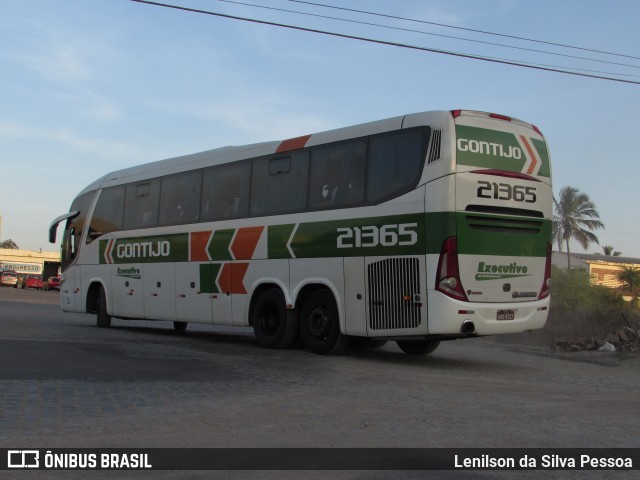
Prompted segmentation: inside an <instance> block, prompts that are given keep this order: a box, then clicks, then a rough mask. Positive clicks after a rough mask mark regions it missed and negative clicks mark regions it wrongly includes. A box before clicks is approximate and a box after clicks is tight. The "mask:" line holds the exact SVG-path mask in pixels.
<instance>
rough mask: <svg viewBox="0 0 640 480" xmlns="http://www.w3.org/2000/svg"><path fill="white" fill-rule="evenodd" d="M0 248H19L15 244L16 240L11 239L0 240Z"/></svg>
mask: <svg viewBox="0 0 640 480" xmlns="http://www.w3.org/2000/svg"><path fill="white" fill-rule="evenodd" d="M0 248H10V249H12V250H19V249H20V247H18V245H16V242H14V241H13V240H11V239H9V240H5V241H4V242H0Z"/></svg>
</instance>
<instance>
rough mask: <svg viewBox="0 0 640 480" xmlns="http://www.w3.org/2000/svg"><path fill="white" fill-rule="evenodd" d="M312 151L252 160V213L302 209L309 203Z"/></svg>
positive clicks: (287, 211) (265, 213)
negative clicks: (308, 191) (308, 190)
mask: <svg viewBox="0 0 640 480" xmlns="http://www.w3.org/2000/svg"><path fill="white" fill-rule="evenodd" d="M308 175H309V152H308V150H299V151H297V152H292V153H291V154H290V155H288V156H286V157H282V156H278V157H271V158H269V157H263V158H258V159H255V160H254V161H253V171H252V179H251V214H252V215H270V214H279V213H291V212H299V211H302V210H304V209H305V208H306V206H307V185H308V180H307V179H308Z"/></svg>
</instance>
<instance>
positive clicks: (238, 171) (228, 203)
mask: <svg viewBox="0 0 640 480" xmlns="http://www.w3.org/2000/svg"><path fill="white" fill-rule="evenodd" d="M250 179H251V162H237V163H231V164H228V165H221V166H219V167H212V168H208V169H206V170H205V171H204V175H203V181H202V201H201V205H202V209H201V213H200V220H201V221H203V222H204V221H210V220H224V219H227V218H240V217H246V216H247V214H248V213H249V181H250Z"/></svg>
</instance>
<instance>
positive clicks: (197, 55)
mask: <svg viewBox="0 0 640 480" xmlns="http://www.w3.org/2000/svg"><path fill="white" fill-rule="evenodd" d="M165 3H171V4H173V5H180V6H184V7H190V8H196V9H202V10H208V11H213V12H220V13H225V14H228V15H234V16H240V17H248V18H253V19H260V20H267V21H271V22H279V23H286V24H291V25H298V26H304V27H308V28H315V29H320V30H326V31H331V32H337V33H343V34H349V35H356V36H362V37H368V38H374V39H380V40H385V41H391V42H396V43H404V44H410V45H415V46H420V47H424V48H433V49H441V50H447V51H455V52H461V53H467V54H472V55H482V56H488V57H495V58H503V59H510V60H516V61H524V62H534V63H539V64H546V65H555V66H559V67H562V68H565V67H566V68H580V69H587V70H595V71H598V72H606V73H594V74H596V75H604V76H614V75H613V74H616V75H618V74H622V75H627V76H623V77H620V76H617V77H616V78H624V79H628V80H632V81H637V82H640V58H638V57H640V49H639V48H638V46H639V45H640V29H638V28H637V20H638V19H639V18H640V2H637V1H635V0H617V1H616V2H615V3H613V4H611V3H607V2H601V1H595V0H563V1H562V2H558V1H557V0H538V1H536V2H531V1H527V0H399V1H395V0H348V1H338V0H317V3H322V4H325V5H334V6H341V7H347V8H352V9H357V10H366V11H369V12H378V13H382V14H387V15H392V16H396V17H406V18H411V19H414V20H419V21H422V22H433V23H439V24H443V25H449V26H451V27H457V28H450V27H444V26H437V25H433V24H426V23H418V22H407V21H402V20H399V19H395V18H389V17H379V16H371V15H364V14H361V13H360V14H359V13H356V12H348V11H344V10H336V9H328V8H322V7H319V6H313V5H309V4H305V3H300V2H292V1H287V0H247V1H246V2H244V3H245V5H239V4H237V3H230V2H221V1H219V0H172V1H171V0H167V1H166V2H165ZM248 3H252V4H255V5H262V6H266V7H271V8H279V9H286V10H294V11H298V12H306V13H313V14H319V15H325V16H332V17H340V18H343V19H350V20H357V21H360V22H369V23H377V24H380V25H384V26H385V27H394V29H392V28H382V27H376V26H373V25H362V24H356V23H349V22H344V21H338V20H332V19H328V18H317V17H313V16H308V15H307V16H303V15H299V14H295V13H290V12H283V11H276V10H270V9H264V8H257V7H255V6H250V5H247V4H248ZM397 28H403V29H405V30H417V31H418V32H416V31H412V32H409V31H405V30H397ZM463 29H472V30H482V31H487V32H494V33H500V34H502V35H510V36H517V37H525V38H530V39H537V40H543V41H546V42H552V43H558V44H565V45H572V46H579V47H582V48H587V49H591V50H600V51H606V52H614V53H618V54H621V55H626V56H620V55H618V56H612V55H605V54H602V53H597V52H592V51H586V50H578V49H569V48H560V47H557V46H554V45H549V44H543V43H534V42H527V41H524V40H517V39H514V38H510V37H505V36H496V35H491V36H490V35H484V34H480V33H477V32H472V31H469V30H463ZM434 34H437V35H447V36H449V37H464V38H466V39H472V40H479V41H483V42H491V43H500V44H504V45H509V46H510V47H519V48H520V49H516V48H508V47H504V46H499V45H488V44H484V43H476V42H470V41H465V40H460V39H455V38H448V37H443V36H436V35H434ZM0 45H3V48H2V49H0V72H1V75H0V179H1V182H2V188H0V216H2V227H1V231H0V240H7V239H12V240H14V241H15V242H16V243H17V244H18V246H19V247H20V248H22V249H28V250H40V249H42V250H44V251H55V250H57V249H58V248H59V246H58V245H52V244H50V243H49V242H48V227H49V224H50V223H51V221H52V220H53V219H54V218H55V217H57V216H58V215H61V214H62V213H65V212H67V211H68V210H69V206H70V204H71V201H72V200H73V198H74V197H75V196H76V194H77V193H78V192H79V191H80V190H82V189H83V188H84V187H85V186H86V185H87V184H89V183H91V182H92V181H93V180H95V179H97V178H99V177H101V176H103V175H104V174H106V173H108V172H110V171H113V170H118V169H121V168H125V167H129V166H132V165H138V164H141V163H146V162H151V161H154V160H159V159H163V158H170V157H174V156H178V155H183V154H189V153H195V152H199V151H204V150H209V149H212V148H217V147H222V146H226V145H242V144H248V143H254V142H261V141H270V140H281V139H285V138H291V137H296V136H300V135H304V134H308V133H314V132H319V131H323V130H329V129H332V128H339V127H344V126H349V125H353V124H358V123H363V122H367V121H372V120H378V119H383V118H388V117H393V116H397V115H402V114H406V113H413V112H419V111H429V110H452V109H459V108H462V109H470V110H482V111H488V112H496V113H500V114H504V115H510V116H513V117H516V118H519V119H522V120H525V121H527V122H530V123H533V124H535V125H537V126H538V127H539V128H540V129H541V130H542V132H543V133H544V134H545V137H546V139H547V142H548V144H549V149H550V152H551V156H552V165H553V183H554V192H555V193H556V195H557V193H558V192H559V191H560V188H562V187H563V186H567V185H569V186H572V187H575V188H578V189H579V190H580V191H581V192H584V193H587V194H588V195H589V197H590V198H591V200H592V201H593V203H594V204H595V205H596V207H597V209H598V211H599V213H600V219H601V221H602V222H603V223H604V225H605V229H604V230H599V231H597V232H595V233H596V234H597V236H598V238H599V240H600V244H601V245H612V246H613V247H614V248H615V250H617V251H620V252H621V253H622V254H623V255H624V256H625V257H635V258H640V214H639V213H638V207H639V206H640V161H638V158H637V155H638V154H637V153H636V152H635V150H634V149H635V147H634V145H635V141H636V140H638V139H639V138H640V135H639V134H638V130H639V129H638V126H637V125H636V123H637V121H636V120H634V118H635V114H636V113H637V112H638V111H640V108H639V107H640V85H636V84H628V83H620V82H613V81H606V80H599V79H593V78H584V77H579V76H573V75H566V74H559V73H552V72H547V71H540V70H534V69H529V68H521V67H514V66H508V65H502V64H496V63H490V62H485V61H480V60H474V59H466V58H460V57H455V56H449V55H443V54H437V53H431V52H425V51H419V50H411V49H406V48H400V47H395V46H388V45H379V44H373V43H367V42H362V41H355V40H350V39H344V38H335V37H330V36H326V35H319V34H313V33H308V32H301V31H294V30H290V29H284V28H278V27H273V26H267V25H261V24H256V23H249V22H242V21H238V20H230V19H226V18H220V17H214V16H210V15H203V14H198V13H192V12H185V11H178V10H174V9H167V8H161V7H157V6H151V5H145V4H140V3H135V2H131V1H129V0H1V1H0ZM523 48H526V49H529V50H521V49H523ZM530 50H544V51H546V52H552V53H553V55H551V54H548V53H541V52H532V51H530ZM574 57H585V58H588V59H589V60H584V59H581V58H574ZM633 57H636V58H633ZM593 60H599V61H598V62H595V61H593ZM604 62H608V63H604ZM58 238H60V235H59V237H58ZM572 251H575V252H584V250H582V248H581V247H579V246H577V245H572ZM587 251H588V252H589V253H601V252H602V249H601V248H600V247H599V246H598V245H592V246H590V247H589V249H588V250H587Z"/></svg>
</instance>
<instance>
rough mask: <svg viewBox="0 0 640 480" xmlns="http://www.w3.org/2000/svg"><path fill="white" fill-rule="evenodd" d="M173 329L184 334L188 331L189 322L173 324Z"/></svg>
mask: <svg viewBox="0 0 640 480" xmlns="http://www.w3.org/2000/svg"><path fill="white" fill-rule="evenodd" d="M173 329H174V330H175V331H176V332H184V331H185V330H186V329H187V322H177V321H176V322H173Z"/></svg>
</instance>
